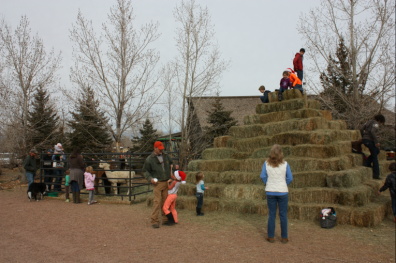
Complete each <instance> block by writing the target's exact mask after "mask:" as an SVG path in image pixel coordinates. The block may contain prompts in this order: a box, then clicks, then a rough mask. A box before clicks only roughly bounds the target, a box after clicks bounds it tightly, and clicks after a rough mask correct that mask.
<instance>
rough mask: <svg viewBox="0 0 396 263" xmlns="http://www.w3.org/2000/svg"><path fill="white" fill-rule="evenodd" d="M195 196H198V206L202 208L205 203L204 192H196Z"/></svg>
mask: <svg viewBox="0 0 396 263" xmlns="http://www.w3.org/2000/svg"><path fill="white" fill-rule="evenodd" d="M195 196H196V197H197V201H198V203H197V208H202V205H203V194H202V193H196V194H195Z"/></svg>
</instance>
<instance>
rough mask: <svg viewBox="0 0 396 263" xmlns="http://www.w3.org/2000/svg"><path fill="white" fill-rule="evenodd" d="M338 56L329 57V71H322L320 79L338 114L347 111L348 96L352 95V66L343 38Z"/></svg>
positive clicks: (324, 93) (324, 92) (325, 93)
mask: <svg viewBox="0 0 396 263" xmlns="http://www.w3.org/2000/svg"><path fill="white" fill-rule="evenodd" d="M335 55H336V58H333V57H331V56H330V57H329V60H330V63H329V64H328V66H327V73H324V72H323V73H322V74H321V76H320V81H321V84H322V86H323V89H324V91H323V95H327V96H328V97H329V98H331V99H332V101H333V105H334V108H335V110H336V112H337V113H338V114H342V113H344V112H346V111H347V107H348V105H347V102H346V100H347V99H348V97H351V96H352V92H353V88H352V66H351V64H350V63H349V58H348V52H347V49H346V47H345V44H344V39H343V38H341V39H340V41H339V44H338V47H337V50H336V54H335Z"/></svg>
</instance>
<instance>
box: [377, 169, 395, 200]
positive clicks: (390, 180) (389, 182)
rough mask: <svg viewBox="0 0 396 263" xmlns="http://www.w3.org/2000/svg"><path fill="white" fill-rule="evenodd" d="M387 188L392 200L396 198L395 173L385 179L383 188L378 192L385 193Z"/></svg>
mask: <svg viewBox="0 0 396 263" xmlns="http://www.w3.org/2000/svg"><path fill="white" fill-rule="evenodd" d="M388 188H389V192H390V194H391V196H392V197H393V198H394V197H395V196H396V173H395V172H393V173H391V174H389V175H388V176H387V177H386V180H385V184H384V186H382V187H381V189H380V192H383V191H385V190H386V189H388Z"/></svg>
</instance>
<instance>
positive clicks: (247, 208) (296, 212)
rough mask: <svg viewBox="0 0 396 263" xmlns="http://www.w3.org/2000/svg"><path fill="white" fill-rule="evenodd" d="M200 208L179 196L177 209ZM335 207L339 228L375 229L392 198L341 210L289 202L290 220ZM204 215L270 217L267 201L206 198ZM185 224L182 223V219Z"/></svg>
mask: <svg viewBox="0 0 396 263" xmlns="http://www.w3.org/2000/svg"><path fill="white" fill-rule="evenodd" d="M146 204H147V205H148V206H152V204H153V197H149V198H148V199H147V201H146ZM196 206H197V198H196V197H194V196H178V197H177V201H176V209H188V210H192V211H191V213H194V212H193V211H195V208H196ZM329 206H332V207H334V209H335V210H336V211H337V218H338V220H337V223H338V224H340V225H353V226H360V227H373V226H376V225H378V224H379V223H380V222H381V221H382V220H384V218H385V217H386V216H387V215H388V214H390V210H391V199H390V197H389V196H385V195H382V196H379V197H377V199H375V200H373V202H372V203H369V204H367V205H365V206H361V207H352V206H342V205H337V204H326V203H323V204H312V203H305V204H304V203H295V202H289V206H288V218H289V219H299V220H303V221H313V222H319V220H320V212H321V210H322V209H323V208H326V207H329ZM202 210H203V212H210V211H223V212H232V213H241V214H246V213H248V214H259V215H264V216H266V215H268V207H267V201H266V200H262V201H254V200H227V199H218V198H211V197H206V196H205V198H204V204H203V207H202ZM180 220H182V219H180Z"/></svg>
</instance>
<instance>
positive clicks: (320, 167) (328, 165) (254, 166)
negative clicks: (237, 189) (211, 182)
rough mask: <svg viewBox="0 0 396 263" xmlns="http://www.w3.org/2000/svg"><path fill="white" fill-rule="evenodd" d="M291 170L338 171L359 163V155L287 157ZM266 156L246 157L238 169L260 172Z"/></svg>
mask: <svg viewBox="0 0 396 263" xmlns="http://www.w3.org/2000/svg"><path fill="white" fill-rule="evenodd" d="M285 160H286V161H287V162H288V164H289V165H290V168H291V170H292V172H307V171H340V170H346V169H350V168H352V167H355V166H358V165H359V166H360V165H361V157H360V156H357V154H345V155H341V156H338V157H334V158H328V159H317V158H305V157H287V158H285ZM265 161H266V158H257V159H251V158H249V159H246V160H242V161H241V163H240V171H244V172H259V171H260V172H261V170H262V168H263V164H264V162H265Z"/></svg>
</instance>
